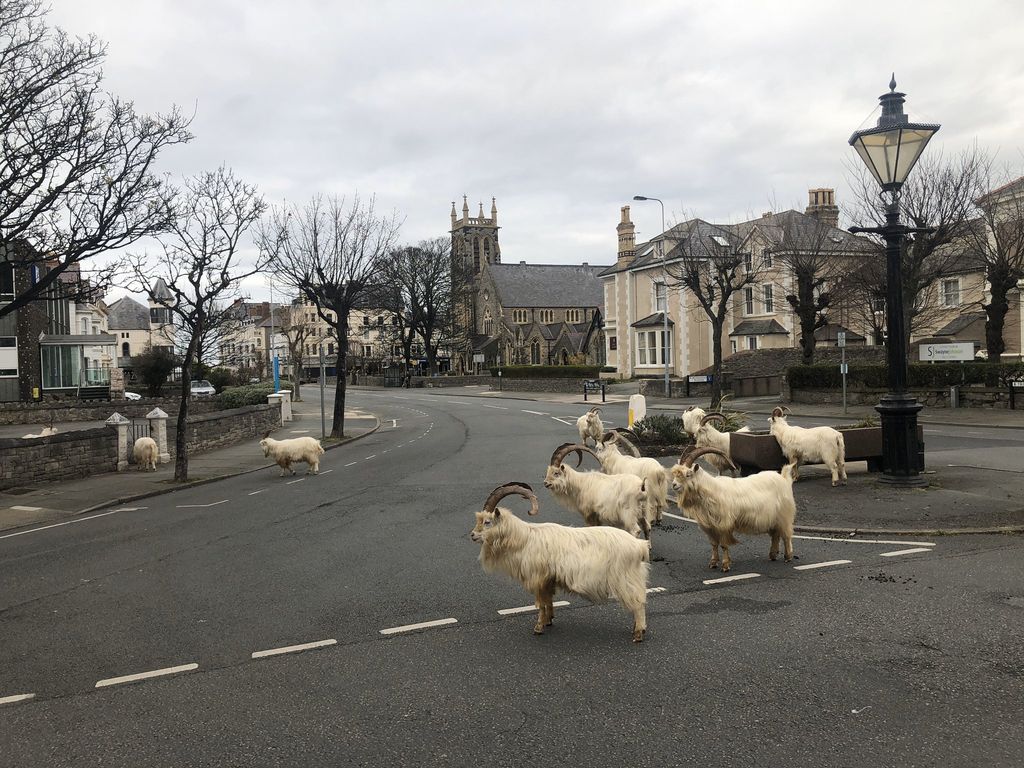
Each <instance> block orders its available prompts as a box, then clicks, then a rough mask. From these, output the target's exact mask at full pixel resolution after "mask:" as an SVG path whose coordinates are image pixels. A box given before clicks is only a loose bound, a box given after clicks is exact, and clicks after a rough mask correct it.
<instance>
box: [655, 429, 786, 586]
mask: <svg viewBox="0 0 1024 768" xmlns="http://www.w3.org/2000/svg"><path fill="white" fill-rule="evenodd" d="M716 451H717V449H716V448H696V449H690V450H689V451H688V452H687V453H684V454H683V455H682V457H681V458H680V463H679V464H676V465H675V466H674V467H672V488H673V490H675V492H676V501H677V502H678V504H679V509H680V511H682V512H683V514H685V515H687V516H688V517H692V518H693V519H694V520H696V521H697V525H699V526H700V529H701V530H702V531H704V534H705V535H706V536H707V537H708V541H710V542H711V562H710V563H708V567H710V568H716V567H717V566H718V547H719V545H721V547H722V553H723V554H722V572H723V573H726V572H728V570H729V568H730V567H731V565H732V560H731V559H730V557H729V547H730V546H732V545H733V544H736V543H738V542H737V540H736V537H735V535H734V534H736V533H767V534H768V535H770V536H771V537H772V543H771V548H770V549H769V550H768V557H769V559H771V560H774V559H775V558H776V557H778V554H779V539H780V538H781V539H782V541H783V543H784V545H785V556H786V562H787V563H788V562H790V561H791V560H792V559H793V523H794V521H795V520H796V501H795V500H794V498H793V472H792V470H793V467H792V465H789V464H787V465H786V466H785V467H783V468H782V473H781V474H780V473H778V472H771V471H765V472H758V473H757V474H756V475H751V476H750V477H723V476H718V477H716V476H714V475H712V474H710V473H708V472H705V471H704V470H702V469H701V468H700V465H698V464H695V463H694V462H695V461H696V459H697V458H698V457H699V456H702V455H705V454H711V453H714V452H716ZM719 453H720V452H719ZM720 455H722V456H723V457H724V458H725V459H726V461H728V456H724V454H720Z"/></svg>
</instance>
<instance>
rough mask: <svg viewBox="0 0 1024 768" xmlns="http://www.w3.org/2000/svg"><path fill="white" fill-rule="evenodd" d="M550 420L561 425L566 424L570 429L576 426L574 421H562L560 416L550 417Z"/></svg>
mask: <svg viewBox="0 0 1024 768" xmlns="http://www.w3.org/2000/svg"><path fill="white" fill-rule="evenodd" d="M551 418H552V419H554V420H555V421H560V422H562V423H563V424H567V425H568V426H570V427H572V426H575V425H576V422H575V421H569V419H563V418H562V417H561V416H552V417H551Z"/></svg>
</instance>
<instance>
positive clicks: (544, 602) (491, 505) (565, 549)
mask: <svg viewBox="0 0 1024 768" xmlns="http://www.w3.org/2000/svg"><path fill="white" fill-rule="evenodd" d="M512 494H515V495H518V496H522V497H523V498H525V499H529V501H530V514H531V515H536V514H537V508H538V504H537V496H536V495H535V494H534V492H533V489H532V488H530V486H529V485H527V484H526V483H505V484H504V485H501V486H498V487H497V488H495V489H494V490H493V491H491V494H490V495H489V496H488V497H487V501H485V502H484V508H483V510H482V511H481V512H477V513H476V525H475V526H474V527H473V530H472V532H471V533H470V537H471V538H472V539H473V541H475V542H478V543H479V544H480V564H481V565H482V566H483V568H484V570H485V571H487V572H488V573H493V572H495V571H500V572H502V573H505V574H507V575H509V576H511V577H512V578H513V579H515V580H516V581H518V582H519V583H520V584H522V585H523V586H524V587H525V588H526V589H527V590H528V591H529V592H531V593H532V594H533V596H534V599H535V601H536V605H537V610H538V611H539V613H538V616H537V623H536V624H535V625H534V627H533V631H534V634H537V635H541V634H544V629H545V627H549V626H551V624H552V623H553V622H554V618H555V609H554V605H553V604H552V603H553V600H554V596H555V592H556V591H557V590H559V589H561V590H564V591H566V592H572V593H573V594H576V595H579V596H581V597H584V598H586V599H587V600H590V601H591V602H601V601H604V600H608V599H609V598H614V599H615V600H618V601H619V602H620V603H622V605H623V606H624V607H625V608H626V610H628V611H630V612H631V613H632V614H633V642H634V643H639V642H641V641H642V640H643V639H644V634H645V633H646V631H647V579H648V575H649V572H650V559H651V555H650V545H649V544H648V543H647V542H645V541H641V540H639V539H636V538H634V537H633V536H630V535H629V534H628V533H626V532H625V531H621V530H619V529H617V528H610V527H608V526H598V527H595V528H570V527H568V526H565V525H558V524H556V523H528V522H526V521H524V520H520V519H519V518H518V517H516V516H515V515H514V514H512V512H510V511H509V510H508V509H506V508H504V507H499V506H497V504H498V502H499V501H501V500H502V499H503V498H505V497H506V496H509V495H512Z"/></svg>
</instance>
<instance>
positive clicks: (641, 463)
mask: <svg viewBox="0 0 1024 768" xmlns="http://www.w3.org/2000/svg"><path fill="white" fill-rule="evenodd" d="M723 418H724V417H723V416H722V415H721V414H717V413H705V412H704V411H703V410H702V409H700V408H689V409H687V410H686V411H685V412H684V413H683V428H684V429H685V430H686V432H687V433H689V434H690V435H691V437H692V438H693V440H694V442H693V445H692V446H690V447H689V448H688V449H687V450H686V451H685V452H684V453H683V454H682V456H681V457H680V459H679V463H677V464H676V465H675V466H673V467H671V468H670V469H669V468H666V467H664V466H662V464H661V463H660V462H659V461H657V460H656V459H653V458H645V457H641V456H640V453H639V451H638V450H637V448H636V445H635V444H634V442H631V441H630V440H629V439H628V438H632V439H633V441H637V436H636V434H635V433H634V432H632V431H631V430H628V429H623V428H617V429H614V430H609V431H606V430H605V428H604V425H603V424H602V422H601V416H600V408H598V407H594V408H591V409H590V410H589V411H588V412H587V413H585V414H584V415H583V416H581V417H580V418H579V420H578V421H577V427H578V428H579V436H580V440H579V442H578V443H564V444H562V445H560V446H558V448H556V449H555V452H554V453H553V454H552V455H551V461H550V462H549V465H548V468H547V474H546V475H545V477H544V487H545V488H547V489H548V491H549V492H550V493H551V495H552V496H554V497H555V500H556V501H558V503H559V504H561V505H562V506H564V507H565V508H566V509H568V510H570V511H572V512H576V513H578V514H579V515H580V516H582V518H583V521H584V523H586V526H587V527H585V528H573V527H570V526H565V525H558V524H556V523H529V522H526V521H524V520H520V519H519V518H518V517H516V516H515V515H514V514H513V513H512V512H511V511H510V510H508V509H507V508H505V507H499V506H498V502H499V501H501V500H502V499H504V498H505V497H506V496H511V495H517V496H522V497H523V498H525V499H527V500H528V501H529V502H530V512H529V514H530V515H536V514H537V512H538V510H539V503H538V500H537V496H536V494H535V493H534V491H533V489H532V488H531V487H530V486H529V485H528V484H527V483H523V482H510V483H505V484H503V485H500V486H498V487H497V488H495V489H494V490H493V491H491V494H490V495H489V496H488V497H487V501H485V502H484V508H483V510H482V511H480V512H477V513H476V525H475V526H474V528H473V530H472V532H471V534H470V535H471V537H472V539H473V541H475V542H477V543H479V544H480V562H481V564H482V565H483V567H484V569H485V570H486V571H488V572H494V571H498V572H502V573H505V574H507V575H509V576H511V577H512V578H514V579H516V580H517V581H519V582H520V583H521V584H522V585H523V586H524V587H525V588H526V589H527V590H528V591H529V592H531V593H532V594H533V595H534V597H535V599H536V605H537V609H538V611H539V614H538V616H537V623H536V625H535V626H534V628H533V631H534V632H535V633H536V634H543V632H544V629H545V627H548V626H550V625H551V623H552V621H553V620H554V615H555V614H554V607H553V602H552V601H553V599H554V595H555V592H556V591H557V590H563V591H566V592H572V593H574V594H577V595H580V596H581V597H584V598H586V599H588V600H591V601H594V602H600V601H603V600H608V599H612V598H614V599H615V600H618V601H619V602H620V603H622V605H623V606H624V607H625V608H626V610H628V611H630V612H631V613H632V614H633V642H634V643H639V642H641V641H642V640H643V639H644V634H645V632H646V630H647V617H646V605H647V580H648V575H649V571H650V559H651V549H650V533H651V526H652V525H656V524H657V523H659V522H661V518H662V515H663V514H664V513H665V510H666V509H667V507H668V487H669V484H670V483H671V486H672V490H673V491H675V494H676V503H677V504H678V506H679V509H680V511H681V512H682V513H683V514H684V515H686V516H687V517H689V518H691V519H693V520H695V521H696V522H697V524H698V525H699V526H700V529H701V530H702V531H703V532H704V533H705V535H706V536H707V537H708V541H710V543H711V562H710V563H709V565H710V567H711V568H717V567H719V557H718V552H719V547H721V550H722V559H721V568H722V571H723V572H727V571H728V570H729V568H730V566H731V560H730V558H729V547H730V546H732V545H733V544H736V543H737V540H736V537H735V534H737V533H746V534H768V535H769V536H770V537H771V547H770V549H769V551H768V557H769V558H770V559H771V560H775V559H776V558H777V557H778V554H779V542H780V541H781V542H782V543H783V546H784V552H785V559H786V562H790V561H791V560H792V559H793V524H794V521H795V518H796V501H795V500H794V498H793V482H794V481H795V480H796V479H797V477H798V467H799V465H800V464H808V463H809V464H818V463H820V464H825V465H826V466H827V467H828V468H829V469H830V470H831V471H832V485H833V486H835V485H838V484H840V483H842V484H845V483H846V468H845V452H846V451H845V446H844V443H843V435H842V433H841V432H839V431H838V430H835V429H832V428H831V427H813V428H804V427H797V426H793V425H791V424H788V423H787V420H786V412H785V410H784V409H783V408H781V407H776V408H775V409H774V410H773V411H772V414H771V417H770V418H769V420H768V421H769V424H770V428H771V434H772V435H774V437H775V439H776V441H777V442H778V444H779V447H780V448H781V449H782V453H783V454H784V455H785V457H786V460H787V462H788V463H787V464H786V465H785V466H784V467H783V468H782V471H781V472H774V471H771V470H767V471H764V472H758V473H756V474H753V475H749V476H747V477H735V476H729V475H728V474H727V473H735V474H737V475H738V474H739V470H738V468H737V467H736V465H735V464H734V463H733V461H732V459H731V457H730V455H729V435H728V433H725V432H719V431H718V430H717V429H716V427H715V426H714V422H715V421H718V420H721V419H723ZM627 436H628V437H627ZM591 441H592V442H593V448H591V447H589V445H588V442H591ZM584 453H588V454H590V455H591V456H593V457H594V458H596V459H597V461H598V462H599V463H600V464H601V470H602V471H600V472H596V471H594V472H580V471H578V467H580V465H581V464H582V462H583V454H584ZM572 454H576V456H577V457H578V458H577V462H576V467H577V469H574V468H573V467H571V466H568V465H566V464H565V463H564V461H565V459H566V458H567V457H568V456H570V455H572ZM701 457H706V460H707V461H708V462H709V463H710V464H711V465H712V466H713V467H714V468H715V469H716V470H717V471H718V474H717V475H716V474H712V473H710V472H708V471H706V470H704V469H702V468H701V466H700V465H699V464H697V463H696V462H697V459H698V458H701Z"/></svg>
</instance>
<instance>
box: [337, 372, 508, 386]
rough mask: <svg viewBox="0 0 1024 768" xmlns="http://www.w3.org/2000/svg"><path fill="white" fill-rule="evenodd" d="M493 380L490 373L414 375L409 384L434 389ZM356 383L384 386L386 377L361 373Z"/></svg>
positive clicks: (478, 383)
mask: <svg viewBox="0 0 1024 768" xmlns="http://www.w3.org/2000/svg"><path fill="white" fill-rule="evenodd" d="M493 381H494V377H493V376H491V375H490V374H489V373H488V374H484V375H483V376H413V377H412V380H411V381H410V382H409V386H410V387H412V388H413V389H415V388H418V387H424V388H428V389H434V388H437V387H470V386H473V385H479V386H487V385H488V384H491V383H492V382H493ZM356 385H357V386H360V387H383V386H384V377H383V376H364V375H362V374H359V375H358V376H357V377H356Z"/></svg>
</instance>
